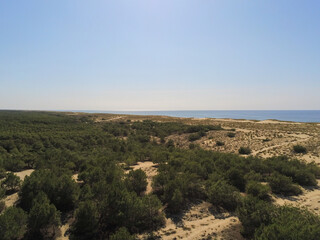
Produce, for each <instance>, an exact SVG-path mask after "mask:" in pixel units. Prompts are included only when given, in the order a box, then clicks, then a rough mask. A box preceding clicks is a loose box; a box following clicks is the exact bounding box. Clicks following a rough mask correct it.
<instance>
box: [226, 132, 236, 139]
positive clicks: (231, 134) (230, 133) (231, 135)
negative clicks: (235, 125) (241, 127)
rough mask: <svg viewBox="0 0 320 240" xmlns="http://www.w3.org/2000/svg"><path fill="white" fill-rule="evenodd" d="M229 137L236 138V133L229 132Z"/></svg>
mask: <svg viewBox="0 0 320 240" xmlns="http://www.w3.org/2000/svg"><path fill="white" fill-rule="evenodd" d="M227 136H228V137H229V138H233V137H235V136H236V134H235V133H234V132H228V133H227Z"/></svg>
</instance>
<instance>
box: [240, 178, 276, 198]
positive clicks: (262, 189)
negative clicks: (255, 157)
mask: <svg viewBox="0 0 320 240" xmlns="http://www.w3.org/2000/svg"><path fill="white" fill-rule="evenodd" d="M246 193H247V194H250V195H252V196H254V197H257V198H259V199H261V200H270V195H269V193H270V187H269V186H268V185H262V184H261V183H259V182H256V181H250V182H248V184H247V185H246Z"/></svg>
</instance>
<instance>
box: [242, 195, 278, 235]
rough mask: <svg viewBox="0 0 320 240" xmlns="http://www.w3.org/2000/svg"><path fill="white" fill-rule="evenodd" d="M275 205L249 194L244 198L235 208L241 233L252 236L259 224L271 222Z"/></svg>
mask: <svg viewBox="0 0 320 240" xmlns="http://www.w3.org/2000/svg"><path fill="white" fill-rule="evenodd" d="M274 214H275V206H274V205H272V204H271V203H268V202H265V201H262V200H259V199H257V198H255V197H252V196H249V197H246V198H244V199H243V200H242V201H241V203H240V204H239V206H238V208H237V215H238V217H239V220H240V221H241V224H242V231H241V232H242V234H243V235H244V236H245V237H248V238H250V237H252V236H253V235H254V234H255V231H256V230H257V229H258V228H259V227H260V226H265V225H268V224H270V223H271V219H272V216H273V215H274Z"/></svg>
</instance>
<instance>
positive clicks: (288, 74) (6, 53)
mask: <svg viewBox="0 0 320 240" xmlns="http://www.w3.org/2000/svg"><path fill="white" fill-rule="evenodd" d="M0 109H28V110H105V111H107V110H115V111H116V110H133V111H134V110H281V109H288V110H293V109H294V110H297V109H310V110H319V109H320V1H318V0H308V1H305V0H300V1H297V0H255V1H252V0H90V1H88V0H54V1H44V0H28V1H25V0H15V1H6V0H0Z"/></svg>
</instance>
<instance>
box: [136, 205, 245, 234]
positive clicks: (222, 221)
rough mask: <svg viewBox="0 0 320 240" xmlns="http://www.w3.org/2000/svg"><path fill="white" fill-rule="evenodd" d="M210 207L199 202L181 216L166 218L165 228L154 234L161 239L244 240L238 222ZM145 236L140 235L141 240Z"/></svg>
mask: <svg viewBox="0 0 320 240" xmlns="http://www.w3.org/2000/svg"><path fill="white" fill-rule="evenodd" d="M211 207H212V205H211V204H210V203H207V202H201V203H199V204H195V205H194V206H192V207H191V208H190V209H189V210H188V211H187V212H185V213H183V214H182V215H181V216H172V217H168V218H166V225H165V227H163V228H161V229H160V230H158V231H156V232H154V234H155V235H156V236H159V237H160V238H161V239H164V240H169V239H188V240H195V239H207V238H209V237H211V238H212V239H235V240H237V239H244V238H243V237H242V236H241V234H240V227H241V224H240V221H239V219H238V218H237V217H235V216H233V215H231V214H230V213H227V212H212V209H211ZM144 237H145V236H144V235H140V236H139V238H140V239H143V238H144Z"/></svg>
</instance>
